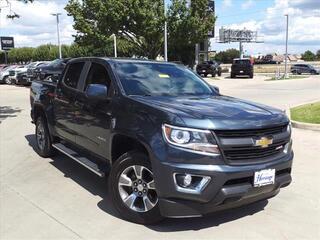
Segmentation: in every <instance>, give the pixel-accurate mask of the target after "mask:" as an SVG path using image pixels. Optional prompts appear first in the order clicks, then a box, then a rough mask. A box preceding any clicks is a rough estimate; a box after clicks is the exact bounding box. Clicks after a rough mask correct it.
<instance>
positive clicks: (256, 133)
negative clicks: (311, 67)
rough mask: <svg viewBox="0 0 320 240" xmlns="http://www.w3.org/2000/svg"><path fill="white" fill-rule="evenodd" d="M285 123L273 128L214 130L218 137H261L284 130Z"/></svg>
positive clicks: (285, 127)
mask: <svg viewBox="0 0 320 240" xmlns="http://www.w3.org/2000/svg"><path fill="white" fill-rule="evenodd" d="M286 129H287V124H286V125H282V126H278V127H273V128H262V129H245V130H216V131H214V132H215V134H216V135H217V136H218V137H223V138H241V137H262V136H268V135H273V134H278V133H282V132H284V131H286Z"/></svg>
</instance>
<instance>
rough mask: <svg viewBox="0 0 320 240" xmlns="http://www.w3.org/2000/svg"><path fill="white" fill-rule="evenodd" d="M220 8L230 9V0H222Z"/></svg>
mask: <svg viewBox="0 0 320 240" xmlns="http://www.w3.org/2000/svg"><path fill="white" fill-rule="evenodd" d="M222 6H224V7H231V6H232V0H223V2H222Z"/></svg>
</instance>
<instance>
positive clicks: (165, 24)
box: [163, 0, 168, 62]
mask: <svg viewBox="0 0 320 240" xmlns="http://www.w3.org/2000/svg"><path fill="white" fill-rule="evenodd" d="M163 8H164V17H165V18H166V17H167V9H166V1H165V0H163ZM164 60H165V61H166V62H167V61H168V38H167V20H166V21H165V22H164Z"/></svg>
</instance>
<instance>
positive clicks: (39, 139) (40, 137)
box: [37, 121, 46, 150]
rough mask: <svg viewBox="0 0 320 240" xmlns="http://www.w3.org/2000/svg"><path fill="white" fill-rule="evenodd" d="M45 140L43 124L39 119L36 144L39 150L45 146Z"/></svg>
mask: <svg viewBox="0 0 320 240" xmlns="http://www.w3.org/2000/svg"><path fill="white" fill-rule="evenodd" d="M45 141H46V139H45V131H44V126H43V123H42V122H41V121H40V122H39V123H38V127H37V144H38V147H39V148H40V150H43V149H44V148H45V144H46V142H45Z"/></svg>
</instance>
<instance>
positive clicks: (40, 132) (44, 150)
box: [36, 116, 53, 157]
mask: <svg viewBox="0 0 320 240" xmlns="http://www.w3.org/2000/svg"><path fill="white" fill-rule="evenodd" d="M36 143H37V152H38V154H39V155H40V156H41V157H50V156H51V155H52V153H53V147H52V143H51V138H50V133H49V129H48V126H47V121H46V119H45V118H44V117H43V116H39V117H38V118H37V121H36Z"/></svg>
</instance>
